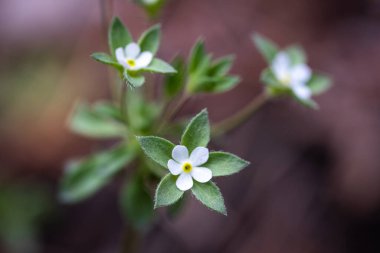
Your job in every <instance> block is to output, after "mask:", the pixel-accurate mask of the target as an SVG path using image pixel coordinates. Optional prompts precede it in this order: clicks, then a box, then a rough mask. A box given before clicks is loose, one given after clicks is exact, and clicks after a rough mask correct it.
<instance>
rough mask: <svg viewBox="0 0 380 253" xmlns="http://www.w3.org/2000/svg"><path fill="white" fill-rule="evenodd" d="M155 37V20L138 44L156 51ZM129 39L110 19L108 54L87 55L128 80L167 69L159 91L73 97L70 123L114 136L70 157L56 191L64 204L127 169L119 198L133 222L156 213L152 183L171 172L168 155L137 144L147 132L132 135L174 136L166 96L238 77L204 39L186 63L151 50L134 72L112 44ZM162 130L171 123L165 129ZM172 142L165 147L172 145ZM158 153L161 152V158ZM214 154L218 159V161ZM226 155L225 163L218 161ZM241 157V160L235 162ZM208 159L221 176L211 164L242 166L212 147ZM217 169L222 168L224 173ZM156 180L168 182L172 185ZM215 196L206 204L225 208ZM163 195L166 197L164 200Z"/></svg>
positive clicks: (216, 86)
mask: <svg viewBox="0 0 380 253" xmlns="http://www.w3.org/2000/svg"><path fill="white" fill-rule="evenodd" d="M159 40H160V26H157V25H156V26H153V27H152V28H150V29H148V30H147V31H145V32H144V33H143V35H142V36H141V37H140V39H139V40H138V45H139V46H140V48H141V51H149V52H152V53H154V55H156V52H157V50H158V48H159V44H160V41H159ZM131 42H132V37H131V35H130V33H129V32H128V30H127V29H126V28H125V26H124V25H123V24H122V22H121V21H120V20H119V19H118V18H115V19H114V20H113V22H112V24H111V25H110V28H109V48H110V54H106V53H94V54H93V55H92V57H93V58H94V59H95V60H96V61H98V62H101V63H103V64H106V65H108V66H111V67H112V68H114V69H116V70H117V73H118V74H119V76H120V77H121V79H123V80H126V81H127V83H128V84H129V85H130V86H133V87H139V86H141V85H143V83H144V82H145V78H144V76H143V74H144V73H146V72H155V73H163V74H170V75H167V76H166V78H165V80H164V87H163V89H164V92H163V94H162V96H161V97H159V98H156V99H153V100H152V99H147V96H145V95H144V93H143V91H144V90H142V89H130V90H124V89H120V90H121V92H122V93H123V92H125V94H121V95H119V96H118V97H117V98H115V100H117V101H114V102H109V101H100V102H96V103H94V104H92V105H91V104H89V103H87V102H78V103H77V104H76V105H75V107H74V109H73V111H72V113H71V115H70V119H69V121H68V125H69V128H70V129H71V130H72V131H73V132H75V133H77V134H79V135H82V136H85V137H87V138H93V139H97V140H106V141H107V142H106V143H110V142H109V140H111V141H112V142H111V143H114V144H113V145H112V146H111V147H109V148H107V149H105V150H101V151H99V152H95V153H93V154H91V155H90V156H88V157H84V158H81V159H74V160H71V161H70V162H68V163H67V165H66V168H65V171H64V175H63V178H62V181H61V191H60V197H61V199H62V200H63V201H64V202H66V203H76V202H79V201H82V200H84V199H86V198H89V197H91V196H93V195H94V194H95V193H96V192H98V191H99V190H100V189H101V188H103V187H104V186H106V185H107V184H109V183H110V182H111V181H112V180H113V179H114V178H115V176H116V175H124V176H125V177H126V180H125V183H124V186H123V187H122V189H121V192H120V204H121V208H122V210H123V214H125V216H126V219H128V221H129V222H130V223H131V224H133V225H134V226H135V227H136V228H144V227H145V226H146V225H147V224H149V223H150V222H151V220H152V219H153V215H154V214H153V207H154V206H153V198H152V196H153V194H152V191H153V188H154V186H156V184H157V183H158V182H159V181H160V180H161V178H162V177H163V176H164V177H163V178H164V179H165V181H167V180H168V178H172V177H169V176H165V175H166V174H167V172H168V170H167V167H166V166H167V165H166V163H167V161H165V164H164V162H162V163H160V165H162V166H157V165H156V164H155V163H154V162H152V161H151V160H150V159H147V158H145V155H144V154H143V150H142V149H141V148H140V144H141V145H142V143H146V141H147V140H148V139H149V138H148V137H147V138H148V139H144V137H141V138H139V139H137V138H136V136H151V135H155V134H157V133H158V132H160V134H161V135H162V134H163V135H164V136H165V134H168V132H169V136H170V137H173V136H179V135H180V131H181V130H182V127H177V123H176V122H170V120H169V119H165V118H164V115H165V110H167V107H168V104H170V102H171V101H173V100H175V99H176V98H177V97H179V96H183V94H184V93H187V95H189V96H195V95H197V94H199V93H216V92H223V91H227V90H229V89H231V88H232V87H234V86H235V85H236V83H237V81H238V78H236V77H233V76H229V75H228V71H229V69H230V68H231V65H232V61H233V57H230V56H229V57H223V58H220V59H218V60H212V59H211V55H209V54H206V53H205V49H204V43H203V42H201V41H199V42H198V43H196V45H195V46H194V48H193V49H192V51H191V53H190V55H189V59H188V63H186V61H184V60H183V59H182V58H181V57H177V58H175V59H174V61H173V62H172V65H173V67H172V66H171V65H169V64H167V63H166V62H164V61H163V60H160V59H158V58H156V56H155V57H154V58H153V60H152V62H151V63H150V65H149V66H148V67H146V68H144V69H141V70H138V71H131V70H129V69H125V68H124V67H123V66H122V65H121V64H120V63H119V62H118V61H117V59H116V55H115V50H116V49H117V48H119V47H122V48H124V47H125V46H126V45H128V44H129V43H131ZM176 70H177V71H176ZM190 83H191V85H190ZM117 88H120V87H117ZM123 95H125V99H124V100H123V99H120V97H122V96H123ZM118 100H121V101H118ZM201 115H202V118H203V119H205V115H206V119H207V126H208V124H209V123H208V118H207V114H205V112H203V113H202V114H201ZM165 121H168V122H165ZM163 122H165V123H166V125H165V126H166V127H165V128H164V129H161V130H159V126H160V125H161V124H162V123H163ZM203 128H204V130H205V131H206V130H207V131H206V132H204V131H203V130H202V133H204V135H199V138H198V141H201V139H203V138H205V139H203V146H205V145H207V143H208V140H209V131H210V130H209V128H207V129H206V126H203ZM167 129H171V130H170V131H167ZM173 129H174V130H173ZM177 129H178V130H177ZM191 131H193V130H191ZM191 131H190V132H191ZM190 132H188V133H190ZM193 134H194V133H193ZM166 136H167V135H166ZM206 137H207V138H206ZM143 140H145V141H143ZM194 140H196V139H194ZM206 140H207V141H206ZM168 143H169V142H168ZM172 145H173V144H171V145H169V146H170V147H172ZM169 146H166V147H161V148H164V149H163V150H164V151H165V156H164V157H166V158H167V157H168V154H170V152H171V150H168V147H169ZM143 147H144V149H145V148H146V145H143ZM164 151H162V152H164ZM161 159H163V158H162V157H161ZM235 160H236V161H235ZM155 161H156V160H155ZM216 161H220V162H219V164H218V163H217V162H216ZM223 161H224V164H221V163H222V162H223ZM239 161H240V163H241V164H240V165H238V163H239ZM213 163H214V164H215V166H214V168H215V172H214V173H215V176H218V172H217V169H216V166H219V165H220V166H221V165H223V168H225V170H226V171H227V170H230V174H232V173H233V171H234V170H235V171H237V170H238V169H239V168H237V166H241V168H242V167H243V165H245V162H244V161H243V160H238V158H237V157H235V156H233V155H230V154H228V153H223V152H219V153H218V152H216V153H215V154H214V153H212V155H211V156H210V166H211V167H212V166H213V165H212V164H213ZM234 163H236V164H234ZM224 165H225V166H224ZM127 167H130V168H131V170H127V171H125V170H123V169H124V168H127ZM211 167H210V168H211ZM219 169H221V168H219ZM219 175H223V173H220V174H219ZM225 175H227V174H225ZM171 180H172V179H171ZM160 185H161V186H165V185H167V186H168V185H169V184H167V183H166V184H160ZM170 186H172V185H170ZM206 186H207V187H211V188H212V190H213V191H214V192H213V191H211V193H210V194H212V193H213V194H220V192H219V190H217V188H216V186H215V184H214V183H209V184H205V187H206ZM160 189H165V187H164V188H162V187H160ZM196 189H198V193H197V194H196V195H195V196H197V198H198V199H203V203H206V202H207V199H206V200H205V199H204V198H209V199H213V197H212V195H210V196H208V195H207V193H205V190H204V189H203V188H200V187H199V186H198V185H195V186H194V189H193V192H194V191H196ZM176 191H177V193H178V191H179V190H178V189H176ZM194 194H195V193H194ZM202 194H203V195H202ZM182 195H183V192H182V194H181V196H182ZM157 196H159V197H157ZM167 197H168V198H170V197H173V196H167ZM157 200H158V201H159V202H156V206H162V205H164V203H165V201H164V200H163V199H162V197H161V194H156V201H157ZM176 200H178V199H176ZM184 200H185V199H184V198H181V201H177V202H176V205H172V206H171V207H170V208H169V209H168V210H169V212H171V213H175V211H179V210H181V206H182V205H183V204H184V203H185V201H184ZM219 200H220V201H219V208H218V207H217V206H215V205H216V202H217V200H212V201H213V203H214V204H212V203H209V204H206V205H207V206H209V207H210V208H213V209H216V210H218V211H220V212H222V213H224V212H225V211H223V210H224V209H223V210H222V206H223V208H224V203H223V199H222V198H221V196H220V197H219ZM166 201H169V199H167V200H166ZM201 201H202V200H201ZM174 202H175V200H172V202H171V203H174ZM136 203H138V204H136Z"/></svg>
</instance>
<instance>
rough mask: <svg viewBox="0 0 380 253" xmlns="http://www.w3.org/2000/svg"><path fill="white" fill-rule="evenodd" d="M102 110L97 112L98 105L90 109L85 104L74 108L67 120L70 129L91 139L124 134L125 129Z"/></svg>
mask: <svg viewBox="0 0 380 253" xmlns="http://www.w3.org/2000/svg"><path fill="white" fill-rule="evenodd" d="M113 117H114V115H110V114H108V113H107V112H105V111H104V110H103V111H102V110H99V105H97V106H94V108H93V109H91V108H90V107H89V106H88V105H87V104H85V103H79V104H77V105H76V106H75V109H74V111H73V112H72V114H71V117H70V120H69V127H70V129H71V130H72V131H73V132H75V133H77V134H81V135H84V136H87V137H92V138H116V137H123V136H125V134H126V127H125V126H124V125H123V124H122V123H121V122H119V121H117V120H115V118H113Z"/></svg>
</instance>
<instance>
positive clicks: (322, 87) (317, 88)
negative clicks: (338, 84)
mask: <svg viewBox="0 0 380 253" xmlns="http://www.w3.org/2000/svg"><path fill="white" fill-rule="evenodd" d="M307 85H308V86H309V88H310V90H311V92H312V93H313V94H314V95H319V94H322V93H324V92H325V91H327V90H328V89H329V88H330V87H331V79H330V78H329V77H327V76H325V75H321V74H313V76H312V77H311V79H310V81H309V82H308V84H307Z"/></svg>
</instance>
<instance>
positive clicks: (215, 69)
mask: <svg viewBox="0 0 380 253" xmlns="http://www.w3.org/2000/svg"><path fill="white" fill-rule="evenodd" d="M234 59H235V56H233V55H230V56H225V57H222V58H219V59H217V60H216V61H215V62H214V63H213V64H212V66H211V67H210V69H209V70H208V75H209V76H223V75H226V74H227V73H228V71H230V69H231V66H232V63H233V61H234Z"/></svg>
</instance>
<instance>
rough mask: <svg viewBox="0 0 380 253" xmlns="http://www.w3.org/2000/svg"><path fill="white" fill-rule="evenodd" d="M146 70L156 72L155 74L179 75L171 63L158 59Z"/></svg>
mask: <svg viewBox="0 0 380 253" xmlns="http://www.w3.org/2000/svg"><path fill="white" fill-rule="evenodd" d="M144 70H147V71H151V72H155V73H162V74H174V73H177V70H175V69H174V68H173V67H172V66H170V64H169V63H167V62H165V61H163V60H160V59H158V58H154V59H153V60H152V62H151V63H150V64H149V66H148V67H146V68H145V69H144Z"/></svg>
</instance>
